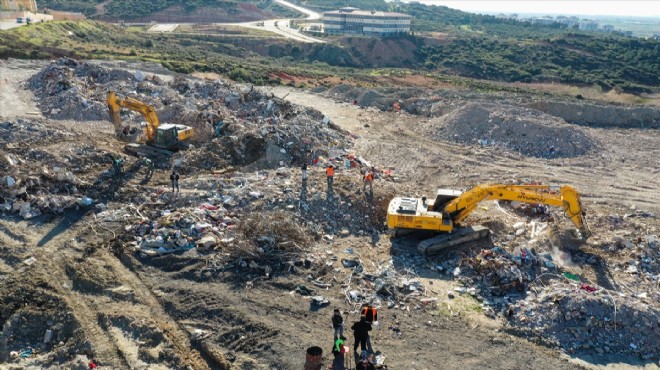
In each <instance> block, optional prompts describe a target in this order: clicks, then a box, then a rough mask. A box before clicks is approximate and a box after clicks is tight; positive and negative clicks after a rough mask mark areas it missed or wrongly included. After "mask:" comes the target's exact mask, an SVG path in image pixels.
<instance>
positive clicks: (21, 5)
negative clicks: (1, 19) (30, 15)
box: [0, 0, 37, 12]
mask: <svg viewBox="0 0 660 370" xmlns="http://www.w3.org/2000/svg"><path fill="white" fill-rule="evenodd" d="M0 10H5V11H28V12H36V11H37V1H36V0H0Z"/></svg>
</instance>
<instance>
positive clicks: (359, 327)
mask: <svg viewBox="0 0 660 370" xmlns="http://www.w3.org/2000/svg"><path fill="white" fill-rule="evenodd" d="M351 329H353V336H355V344H353V351H355V353H358V352H357V348H358V344H360V349H361V350H362V351H366V350H367V338H368V337H369V331H370V330H371V324H369V323H368V322H367V321H366V320H365V318H364V317H362V318H360V321H357V322H356V323H354V324H353V326H351Z"/></svg>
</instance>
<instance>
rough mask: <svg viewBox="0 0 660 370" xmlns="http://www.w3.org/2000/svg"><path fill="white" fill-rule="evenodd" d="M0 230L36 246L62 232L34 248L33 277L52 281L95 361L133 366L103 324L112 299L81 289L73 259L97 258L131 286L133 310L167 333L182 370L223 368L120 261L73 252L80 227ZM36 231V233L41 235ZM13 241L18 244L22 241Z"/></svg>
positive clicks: (105, 255) (104, 253)
mask: <svg viewBox="0 0 660 370" xmlns="http://www.w3.org/2000/svg"><path fill="white" fill-rule="evenodd" d="M0 227H2V228H6V229H7V230H6V231H5V232H6V233H9V234H12V233H13V234H16V235H21V234H22V235H27V237H28V241H27V242H28V244H31V245H32V246H36V245H38V244H39V242H38V241H39V240H42V239H43V236H44V235H47V234H49V233H52V232H53V230H52V229H50V228H52V227H56V228H59V227H62V228H63V229H62V230H61V231H59V234H57V235H56V236H54V237H52V239H50V240H48V241H46V242H44V243H43V244H41V247H40V248H38V249H37V248H35V249H33V251H32V252H33V253H32V254H33V256H34V257H35V258H36V260H37V262H36V263H34V265H33V269H34V273H35V274H36V275H38V276H41V277H42V278H43V279H44V280H45V281H48V282H49V285H50V286H51V288H52V289H53V290H54V291H55V293H56V294H57V295H58V296H59V297H60V298H61V299H62V300H63V301H64V303H65V304H66V306H67V307H68V308H69V309H70V310H71V314H72V315H73V317H74V318H75V320H76V321H77V322H78V323H79V325H80V327H81V329H82V331H83V333H84V335H85V338H86V339H87V340H88V341H89V342H90V344H91V346H92V352H93V355H94V357H95V358H96V359H97V360H98V361H99V363H101V364H102V365H103V366H108V367H109V368H114V369H125V368H130V363H129V361H128V359H127V358H126V357H125V356H124V351H122V349H121V348H120V347H119V346H118V344H117V343H116V337H115V335H113V333H110V332H108V330H106V328H104V326H103V325H102V324H103V317H104V315H106V314H107V313H108V312H105V311H106V310H105V309H106V308H108V307H109V306H107V305H106V304H104V301H103V300H104V299H106V298H107V297H106V295H104V294H100V295H89V294H86V293H88V292H87V291H86V290H85V289H82V290H80V288H76V285H79V284H76V279H77V278H78V277H77V276H71V274H75V273H76V272H75V271H77V269H75V268H71V265H72V263H74V262H73V261H75V263H89V261H86V260H85V259H94V261H93V267H96V268H105V269H106V271H103V274H105V275H108V274H109V275H110V276H111V277H113V278H114V279H115V280H114V281H113V282H114V283H115V284H116V283H119V284H121V285H125V286H128V287H130V289H132V290H133V292H134V293H135V296H136V298H137V299H136V301H137V302H133V303H131V307H130V310H128V311H130V313H133V314H136V313H140V314H139V315H140V316H141V315H147V316H148V317H149V318H150V319H151V320H152V321H153V322H155V324H156V326H157V327H158V328H159V329H160V330H161V331H162V332H163V335H164V337H165V339H166V340H167V341H168V342H169V343H170V344H171V345H172V346H173V349H174V352H175V353H176V355H177V356H179V358H180V359H181V363H182V365H183V367H188V368H191V369H196V370H202V369H203V370H206V369H209V368H218V366H210V365H209V363H208V362H207V360H205V359H204V358H202V356H201V354H200V353H199V352H198V351H197V350H195V349H193V348H194V346H193V345H192V344H191V342H190V339H189V336H188V334H187V332H186V331H185V329H183V328H182V327H181V326H180V324H179V323H178V322H177V321H176V320H174V319H173V318H172V317H170V316H169V315H168V314H167V313H166V312H165V311H164V309H163V308H162V306H161V305H160V302H159V301H158V300H157V298H156V297H155V296H154V295H153V293H152V292H151V291H150V290H149V288H148V287H147V286H146V285H144V284H143V283H142V282H141V281H140V279H139V278H138V277H137V276H136V275H135V274H134V273H133V272H131V271H129V270H128V269H127V268H126V267H125V266H124V265H123V264H122V263H121V262H120V261H118V260H117V258H116V257H114V256H112V255H110V253H109V252H108V251H107V250H105V249H100V250H99V251H98V252H97V253H95V254H93V255H92V256H86V257H82V258H81V255H82V254H83V252H82V251H81V250H80V249H78V250H76V248H72V246H71V243H70V241H71V240H72V239H74V238H75V236H76V235H78V232H79V231H80V228H78V227H76V225H74V226H73V227H71V228H69V227H64V226H62V225H61V223H60V224H57V225H56V224H55V223H51V224H48V228H31V229H32V231H33V232H32V233H24V232H23V231H25V230H22V227H19V226H18V223H16V224H14V225H10V224H9V223H6V222H2V223H0ZM35 230H37V232H36V233H35V232H34V231H35ZM14 242H15V243H16V242H18V240H15V241H14ZM93 267H92V269H93ZM21 271H22V270H16V271H14V273H21ZM101 286H102V283H101ZM99 293H100V292H99ZM124 313H128V312H124ZM136 316H138V315H136ZM138 317H139V316H138Z"/></svg>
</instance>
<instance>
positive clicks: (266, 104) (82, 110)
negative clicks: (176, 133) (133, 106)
mask: <svg viewBox="0 0 660 370" xmlns="http://www.w3.org/2000/svg"><path fill="white" fill-rule="evenodd" d="M28 87H29V88H30V89H32V90H33V91H34V93H35V95H36V96H37V97H38V98H39V107H40V108H41V110H42V112H43V113H44V115H46V116H47V117H49V118H55V119H74V120H79V121H85V120H107V119H108V118H107V117H108V113H107V105H106V96H107V92H108V91H115V92H116V93H117V94H118V95H119V96H122V97H133V98H136V99H138V100H140V101H142V102H144V103H146V104H149V105H151V106H153V107H154V108H155V109H156V111H157V113H158V116H159V119H160V121H161V122H171V123H183V124H186V125H189V126H192V127H193V128H194V129H195V136H194V139H193V142H194V143H195V144H197V148H196V149H197V150H195V149H193V150H192V151H190V152H188V153H186V154H184V155H182V157H184V158H182V160H183V161H184V162H185V163H184V164H186V165H188V166H195V165H197V164H199V167H200V168H203V169H211V168H218V167H224V166H225V165H246V164H249V163H252V162H256V161H259V160H261V159H263V160H262V161H261V162H260V163H259V164H260V165H263V166H268V167H270V168H276V167H279V166H281V165H283V164H285V163H286V164H289V163H294V164H295V163H300V162H301V160H302V158H303V156H304V155H306V154H307V153H309V152H310V151H311V150H314V151H316V152H318V153H321V154H322V153H327V151H328V150H330V149H343V148H347V147H350V146H351V145H352V138H351V135H350V133H348V132H346V131H343V130H341V129H339V128H338V127H336V126H334V125H332V124H331V122H329V121H328V120H324V116H323V115H322V114H321V113H320V112H319V111H317V110H314V109H309V108H302V107H299V106H295V105H292V104H291V103H289V102H287V101H284V100H282V99H278V98H276V97H274V96H272V95H270V96H269V95H266V94H264V93H261V92H260V91H258V90H256V89H254V88H253V87H252V86H241V85H233V84H229V83H227V82H224V81H220V80H218V81H211V82H209V81H204V82H202V81H193V80H189V79H186V78H183V77H180V76H178V77H176V78H174V79H173V80H172V81H171V82H165V81H163V80H162V79H161V78H160V77H158V76H155V75H154V76H147V75H145V74H144V73H142V72H139V71H138V72H136V73H135V74H131V73H129V72H127V71H125V70H119V69H108V68H105V67H100V66H98V65H96V64H93V63H86V62H80V61H75V60H72V59H67V58H62V59H59V60H58V61H56V62H54V63H51V64H50V65H48V66H46V67H45V68H44V69H43V70H42V71H41V72H39V73H37V74H35V75H34V76H32V77H31V78H30V80H29V81H28ZM122 114H125V115H126V116H127V117H128V119H125V121H126V122H133V123H137V122H141V121H142V120H143V119H142V117H141V116H140V115H139V114H138V113H135V112H131V111H128V110H123V111H122ZM214 136H219V137H216V138H215V139H213V137H214ZM212 140H213V142H211V141H212ZM306 159H307V160H308V159H309V158H306Z"/></svg>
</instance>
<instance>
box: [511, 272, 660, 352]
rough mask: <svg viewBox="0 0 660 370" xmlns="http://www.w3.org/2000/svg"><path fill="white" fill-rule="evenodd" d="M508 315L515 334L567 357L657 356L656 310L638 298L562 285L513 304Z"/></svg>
mask: <svg viewBox="0 0 660 370" xmlns="http://www.w3.org/2000/svg"><path fill="white" fill-rule="evenodd" d="M567 281H568V280H567ZM512 311H513V313H512V316H511V318H510V321H509V326H510V327H511V328H512V329H513V331H515V332H518V333H520V334H523V335H526V336H534V337H536V336H541V337H542V338H544V339H545V340H547V341H549V342H551V343H552V344H555V345H558V346H559V347H561V348H562V349H564V350H566V351H568V352H570V353H575V352H578V353H579V352H582V351H585V350H588V351H589V352H593V351H594V350H595V351H596V352H597V353H598V354H625V355H635V356H639V357H641V358H643V359H658V356H659V355H660V352H658V348H659V347H658V340H657V338H659V337H660V328H658V320H660V312H658V311H657V310H655V309H653V308H652V307H651V306H650V305H648V304H647V303H645V302H644V301H643V300H640V299H638V298H630V297H620V296H618V295H617V294H616V293H615V292H612V294H610V292H609V291H607V290H604V289H598V288H595V287H591V286H589V285H587V284H584V283H579V282H577V283H576V282H572V283H566V282H564V283H557V284H553V285H551V286H547V287H537V290H536V295H535V296H534V297H530V298H528V299H526V300H523V301H519V302H517V303H516V304H515V305H513V306H512Z"/></svg>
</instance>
